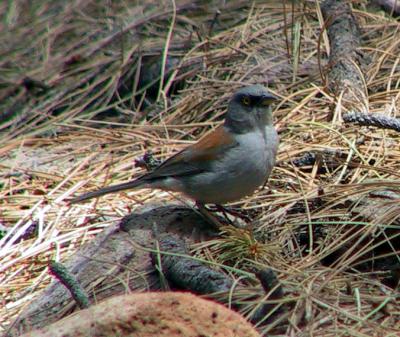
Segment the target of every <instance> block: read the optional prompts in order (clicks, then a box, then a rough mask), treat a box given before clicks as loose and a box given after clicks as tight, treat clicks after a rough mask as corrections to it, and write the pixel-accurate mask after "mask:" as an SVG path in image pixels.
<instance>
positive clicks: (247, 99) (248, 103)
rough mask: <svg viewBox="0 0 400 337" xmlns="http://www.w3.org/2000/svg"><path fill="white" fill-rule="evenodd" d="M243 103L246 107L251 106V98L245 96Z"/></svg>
mask: <svg viewBox="0 0 400 337" xmlns="http://www.w3.org/2000/svg"><path fill="white" fill-rule="evenodd" d="M242 103H243V104H244V105H250V98H249V97H247V96H244V97H243V98H242Z"/></svg>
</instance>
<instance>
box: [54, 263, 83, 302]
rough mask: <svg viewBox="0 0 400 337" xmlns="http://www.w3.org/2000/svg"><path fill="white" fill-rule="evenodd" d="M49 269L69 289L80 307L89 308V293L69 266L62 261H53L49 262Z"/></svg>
mask: <svg viewBox="0 0 400 337" xmlns="http://www.w3.org/2000/svg"><path fill="white" fill-rule="evenodd" d="M49 270H50V273H51V274H52V275H53V276H55V277H56V278H57V279H58V280H59V281H60V282H61V283H62V284H63V285H64V286H65V288H67V289H68V291H69V292H70V293H71V295H72V298H73V299H74V300H75V302H76V304H78V306H79V308H81V309H86V308H89V306H90V303H89V298H88V295H87V294H86V292H85V290H84V289H83V288H82V286H81V285H80V284H79V283H78V281H77V280H76V278H75V277H74V276H73V275H72V274H70V273H69V272H68V270H67V268H65V266H64V265H63V264H62V263H59V262H56V261H51V262H50V264H49Z"/></svg>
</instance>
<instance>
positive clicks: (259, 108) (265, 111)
mask: <svg viewBox="0 0 400 337" xmlns="http://www.w3.org/2000/svg"><path fill="white" fill-rule="evenodd" d="M276 100H277V98H276V97H275V96H274V95H272V94H271V93H270V92H268V91H267V89H265V88H264V87H263V86H262V85H259V84H256V85H250V86H247V87H243V88H241V89H239V90H238V91H236V92H235V93H234V94H233V96H232V98H231V100H230V102H229V105H228V111H227V113H226V117H225V126H226V127H228V128H229V129H231V130H232V131H234V132H237V133H246V132H249V131H252V130H254V129H256V128H261V129H263V128H264V127H265V126H266V125H272V123H273V121H272V109H271V104H272V103H273V102H275V101H276Z"/></svg>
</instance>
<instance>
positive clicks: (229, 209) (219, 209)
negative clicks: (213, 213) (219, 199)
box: [215, 205, 251, 223]
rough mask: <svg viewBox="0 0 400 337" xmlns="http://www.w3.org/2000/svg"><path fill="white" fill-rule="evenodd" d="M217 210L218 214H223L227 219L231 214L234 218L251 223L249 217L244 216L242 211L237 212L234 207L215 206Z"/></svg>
mask: <svg viewBox="0 0 400 337" xmlns="http://www.w3.org/2000/svg"><path fill="white" fill-rule="evenodd" d="M215 209H216V210H217V212H222V214H224V216H225V218H227V214H230V215H233V216H234V217H237V218H240V219H242V220H243V221H245V222H246V223H249V222H251V219H250V218H249V217H248V216H247V215H245V214H243V213H242V212H241V211H240V210H236V209H234V208H232V207H224V206H222V205H215Z"/></svg>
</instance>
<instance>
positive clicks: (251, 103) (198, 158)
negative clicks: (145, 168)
mask: <svg viewBox="0 0 400 337" xmlns="http://www.w3.org/2000/svg"><path fill="white" fill-rule="evenodd" d="M275 100H276V97H275V96H273V95H272V94H271V93H269V92H268V91H267V90H266V89H265V88H264V87H263V86H261V85H251V86H246V87H243V88H241V89H239V90H238V91H236V92H235V93H234V94H233V96H232V98H231V100H230V102H229V105H228V111H227V113H226V116H225V121H224V123H223V125H221V126H219V127H218V128H217V129H215V130H214V131H213V132H211V133H209V134H207V135H206V136H205V137H203V138H202V139H200V140H199V141H198V142H197V143H195V144H193V145H191V146H188V147H187V148H185V149H183V150H182V151H180V152H178V153H177V154H175V155H174V156H172V157H170V158H169V159H167V160H166V161H164V162H163V163H162V164H161V165H159V166H158V167H156V168H155V169H154V170H153V171H151V172H149V173H146V174H144V175H142V176H140V177H139V178H137V179H135V180H132V181H128V182H126V183H122V184H118V185H112V186H109V187H105V188H101V189H99V190H97V191H93V192H89V193H85V194H82V195H80V196H78V197H76V198H74V199H72V200H70V202H71V203H76V202H80V201H83V200H87V199H91V198H95V197H99V196H102V195H104V194H108V193H112V192H117V191H121V190H125V189H131V188H158V189H162V190H167V191H177V192H182V193H183V194H185V195H186V196H188V197H190V198H192V199H194V200H195V201H196V203H197V204H198V205H199V206H200V207H204V204H207V203H212V204H223V203H226V202H230V201H234V200H238V199H241V198H243V197H245V196H246V195H249V194H251V193H253V192H254V191H255V190H256V189H257V188H258V187H259V186H260V185H262V184H263V183H265V182H266V180H267V179H268V176H269V175H270V173H271V170H272V168H273V166H274V164H275V158H276V152H277V149H278V143H279V139H278V135H277V133H276V130H275V128H274V125H273V118H272V110H271V103H272V102H274V101H275Z"/></svg>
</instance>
